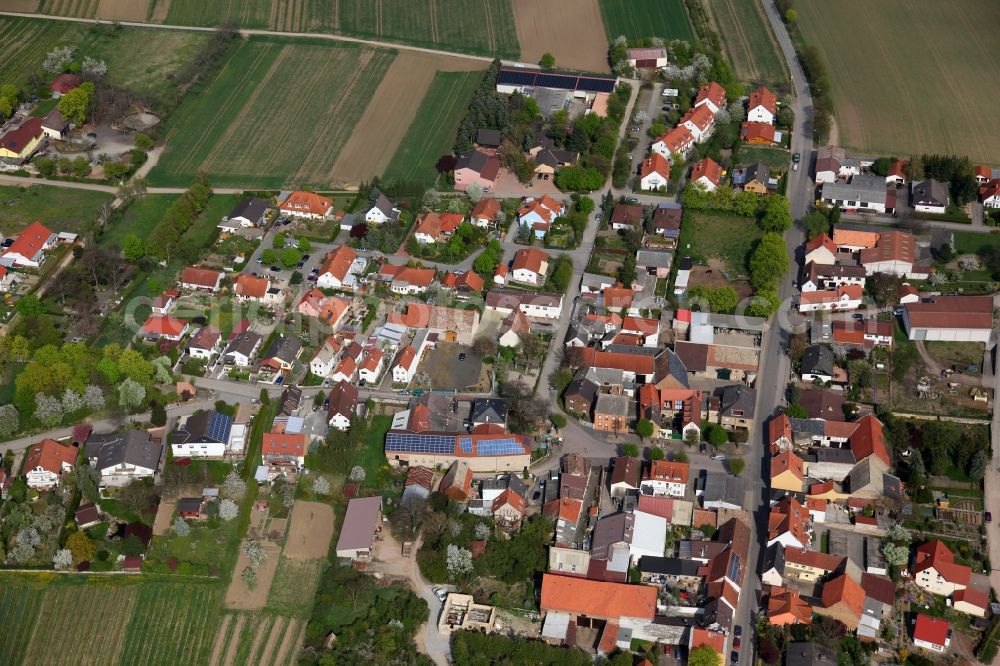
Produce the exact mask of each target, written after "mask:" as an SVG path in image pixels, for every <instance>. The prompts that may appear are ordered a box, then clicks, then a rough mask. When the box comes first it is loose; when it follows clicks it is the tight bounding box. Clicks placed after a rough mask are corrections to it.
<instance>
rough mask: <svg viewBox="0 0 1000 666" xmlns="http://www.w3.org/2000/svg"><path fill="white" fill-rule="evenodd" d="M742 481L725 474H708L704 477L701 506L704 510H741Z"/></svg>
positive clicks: (742, 500)
mask: <svg viewBox="0 0 1000 666" xmlns="http://www.w3.org/2000/svg"><path fill="white" fill-rule="evenodd" d="M743 502H744V498H743V479H741V478H740V477H738V476H733V475H732V474H726V473H725V472H708V473H707V474H706V475H705V485H704V490H702V493H701V505H702V506H703V507H704V508H706V509H741V508H743Z"/></svg>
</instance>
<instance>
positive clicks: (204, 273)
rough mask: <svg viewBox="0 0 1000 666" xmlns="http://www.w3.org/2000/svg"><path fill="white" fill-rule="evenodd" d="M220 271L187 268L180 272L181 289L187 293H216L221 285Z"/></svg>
mask: <svg viewBox="0 0 1000 666" xmlns="http://www.w3.org/2000/svg"><path fill="white" fill-rule="evenodd" d="M223 275H224V273H223V272H222V271H214V270H212V269H209V268H194V267H191V266H189V267H187V268H185V269H184V270H183V271H182V272H181V281H180V285H181V289H185V290H187V291H207V292H210V293H213V294H214V293H216V292H217V291H219V287H220V286H221V285H222V277H223Z"/></svg>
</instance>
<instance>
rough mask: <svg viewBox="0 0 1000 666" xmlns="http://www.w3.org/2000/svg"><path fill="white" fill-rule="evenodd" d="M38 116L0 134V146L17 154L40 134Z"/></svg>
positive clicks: (40, 128) (40, 127)
mask: <svg viewBox="0 0 1000 666" xmlns="http://www.w3.org/2000/svg"><path fill="white" fill-rule="evenodd" d="M42 133H43V132H42V121H41V119H40V118H29V119H28V120H26V121H24V122H23V123H21V126H20V127H18V128H16V129H12V130H11V131H9V132H7V133H6V134H4V135H3V136H0V148H6V149H7V150H9V151H11V152H12V153H16V154H18V155H20V154H21V152H22V151H23V150H24V149H25V148H26V147H27V146H28V144H30V143H31V142H32V140H34V139H37V138H38V137H40V136H41V135H42Z"/></svg>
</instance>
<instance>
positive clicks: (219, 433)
mask: <svg viewBox="0 0 1000 666" xmlns="http://www.w3.org/2000/svg"><path fill="white" fill-rule="evenodd" d="M232 428H233V419H231V418H230V417H228V416H226V415H225V414H220V413H219V412H213V413H212V418H211V419H209V421H208V436H209V437H211V438H212V439H213V440H215V441H217V442H228V441H229V431H230V430H232Z"/></svg>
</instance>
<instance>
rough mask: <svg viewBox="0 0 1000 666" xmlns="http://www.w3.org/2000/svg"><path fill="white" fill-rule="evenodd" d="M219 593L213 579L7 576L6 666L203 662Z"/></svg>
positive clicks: (0, 642)
mask: <svg viewBox="0 0 1000 666" xmlns="http://www.w3.org/2000/svg"><path fill="white" fill-rule="evenodd" d="M221 598H222V597H221V588H220V587H219V585H218V584H217V583H215V582H212V583H203V582H194V581H185V582H184V583H174V582H162V581H153V580H145V579H140V578H138V577H128V578H125V577H114V578H112V577H102V578H95V577H90V578H84V577H69V576H66V577H63V576H58V577H55V576H53V575H51V574H40V575H37V576H33V575H16V576H15V575H4V576H3V577H2V579H0V626H2V627H3V631H0V663H3V664H5V665H10V666H19V665H22V664H23V665H25V666H30V665H34V664H38V665H40V666H42V665H46V664H52V663H59V664H69V665H74V664H81V665H84V664H95V665H96V664H101V665H104V664H119V665H122V666H124V665H126V664H143V665H144V666H145V665H147V664H164V665H165V666H166V665H173V664H196V663H205V662H206V661H207V659H208V654H209V650H210V648H211V645H210V644H211V640H212V638H213V637H214V636H215V633H216V627H217V626H218V620H219V618H220V608H221Z"/></svg>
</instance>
